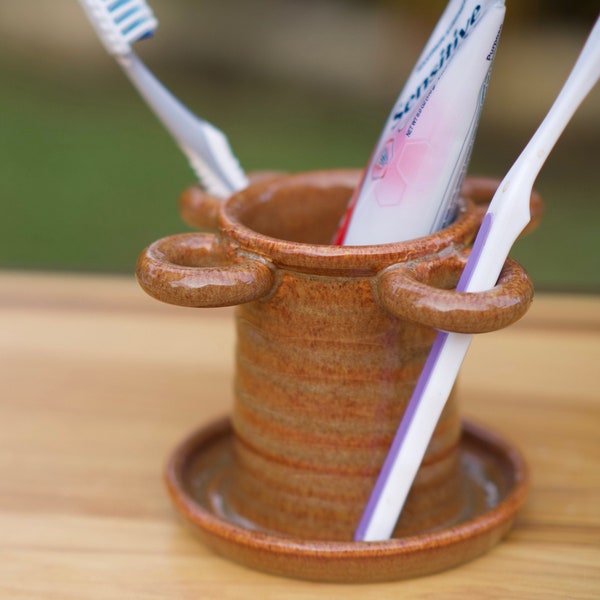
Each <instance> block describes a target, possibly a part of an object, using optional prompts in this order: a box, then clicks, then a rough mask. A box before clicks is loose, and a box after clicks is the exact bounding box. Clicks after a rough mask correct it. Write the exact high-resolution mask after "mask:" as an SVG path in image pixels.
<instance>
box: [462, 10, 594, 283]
mask: <svg viewBox="0 0 600 600" xmlns="http://www.w3.org/2000/svg"><path fill="white" fill-rule="evenodd" d="M599 77H600V18H599V19H598V20H597V21H596V24H595V25H594V27H593V29H592V31H591V33H590V35H589V37H588V38H587V40H586V43H585V45H584V47H583V49H582V51H581V53H580V55H579V58H578V59H577V62H576V63H575V66H574V67H573V70H572V71H571V73H570V75H569V77H568V78H567V81H566V82H565V84H564V86H563V87H562V89H561V91H560V93H559V94H558V96H557V98H556V100H555V101H554V103H553V104H552V107H551V108H550V110H549V111H548V114H547V115H546V117H545V118H544V120H543V121H542V123H541V125H540V126H539V127H538V129H537V131H536V132H535V134H534V135H533V137H532V138H531V140H530V141H529V143H528V144H527V146H526V147H525V149H524V150H523V152H522V153H521V154H520V156H519V158H518V159H517V160H516V161H515V163H514V164H513V166H512V167H511V169H510V170H509V172H508V173H507V174H506V176H505V177H504V179H503V180H502V183H501V184H500V186H499V187H498V191H497V192H496V194H495V195H494V198H493V199H492V202H491V203H490V206H489V209H488V211H487V214H486V217H485V221H484V223H483V224H482V227H481V229H480V232H479V234H478V236H477V239H476V241H475V247H474V251H473V256H472V257H471V258H470V259H469V262H468V263H467V266H466V268H465V270H464V273H463V275H462V277H461V279H460V282H459V284H458V287H457V289H459V290H460V291H466V292H480V291H483V290H487V289H490V288H491V287H493V286H494V285H495V283H496V281H497V280H498V276H499V275H500V271H501V270H502V266H503V265H504V261H505V260H506V257H507V256H508V253H509V251H510V249H511V247H512V246H513V244H514V243H515V241H516V239H517V238H518V236H519V234H520V233H521V231H523V229H524V228H525V226H526V225H527V223H528V222H529V220H530V218H531V215H530V212H529V196H530V193H531V189H532V187H533V183H534V181H535V180H536V178H537V176H538V174H539V172H540V170H541V168H542V166H543V165H544V163H545V162H546V159H547V158H548V155H549V154H550V152H551V151H552V148H553V147H554V145H555V144H556V141H557V140H558V138H559V137H560V135H561V134H562V132H563V131H564V129H565V127H566V126H567V124H568V123H569V121H570V120H571V118H572V116H573V114H574V113H575V111H576V110H577V108H578V107H579V105H580V104H581V102H582V101H583V99H584V98H585V97H586V96H587V94H588V93H589V92H590V90H591V89H592V88H593V87H594V85H595V84H596V82H597V81H598V78H599Z"/></svg>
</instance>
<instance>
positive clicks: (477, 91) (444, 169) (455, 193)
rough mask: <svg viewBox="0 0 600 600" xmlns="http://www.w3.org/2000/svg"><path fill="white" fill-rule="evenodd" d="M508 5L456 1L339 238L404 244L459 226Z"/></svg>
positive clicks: (391, 121)
mask: <svg viewBox="0 0 600 600" xmlns="http://www.w3.org/2000/svg"><path fill="white" fill-rule="evenodd" d="M504 13H505V6H504V1H503V0H493V1H487V2H485V1H481V0H480V1H479V2H476V1H468V0H451V1H450V3H449V4H448V6H447V8H446V10H445V11H444V14H443V15H442V17H441V19H440V21H439V23H438V24H437V26H436V28H435V29H434V32H433V34H432V35H431V37H430V39H429V41H428V42H427V44H426V46H425V49H424V50H423V52H422V54H421V57H420V58H419V60H418V61H417V65H416V66H415V69H414V70H413V72H412V73H411V75H410V76H409V78H408V81H407V83H406V85H405V87H404V89H403V90H402V92H401V94H400V96H399V97H398V100H397V102H396V104H395V106H394V109H393V110H392V112H391V114H390V116H389V118H388V121H387V123H386V125H385V127H384V130H383V133H382V135H381V137H380V139H379V142H378V143H377V146H376V147H375V150H374V152H373V155H372V157H371V159H370V161H369V164H368V165H367V168H366V170H365V172H364V175H363V179H362V181H361V183H360V185H359V186H358V188H357V190H356V192H355V194H354V196H353V197H352V199H351V200H350V203H349V205H348V209H347V212H346V214H345V216H344V218H343V219H342V222H341V225H340V228H339V230H338V232H337V235H336V237H335V239H334V243H335V244H339V245H346V246H351V245H356V246H362V245H369V244H385V243H390V242H399V241H403V240H409V239H413V238H417V237H421V236H425V235H428V234H430V233H433V232H435V231H438V230H439V229H441V228H443V227H445V226H446V225H448V224H449V223H451V222H452V221H453V220H454V218H455V216H456V211H457V207H458V201H459V192H460V187H461V184H462V180H463V178H464V175H465V172H466V169H467V166H468V162H469V158H470V154H471V149H472V146H473V141H474V138H475V133H476V130H477V125H478V122H479V116H480V113H481V108H482V105H483V101H484V98H485V92H486V89H487V83H488V78H489V75H490V70H491V66H492V62H493V59H494V55H495V52H496V46H497V44H498V39H499V36H500V31H501V29H502V23H503V20H504Z"/></svg>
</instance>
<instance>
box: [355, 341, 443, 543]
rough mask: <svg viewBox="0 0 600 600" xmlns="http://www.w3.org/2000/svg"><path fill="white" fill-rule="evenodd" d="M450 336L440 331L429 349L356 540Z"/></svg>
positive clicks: (379, 496)
mask: <svg viewBox="0 0 600 600" xmlns="http://www.w3.org/2000/svg"><path fill="white" fill-rule="evenodd" d="M447 337H448V333H446V332H445V331H440V332H439V333H438V334H437V336H436V338H435V340H434V342H433V345H432V347H431V350H430V351H429V356H428V357H427V360H426V361H425V365H424V367H423V371H421V375H420V376H419V379H418V381H417V385H416V387H415V389H414V391H413V393H412V396H411V398H410V400H409V402H408V406H407V407H406V410H405V411H404V416H403V417H402V421H401V422H400V426H399V427H398V430H397V431H396V434H395V436H394V440H393V441H392V445H391V446H390V449H389V451H388V454H387V456H386V458H385V461H384V463H383V466H382V467H381V471H380V473H379V476H378V477H377V481H376V482H375V486H374V487H373V491H372V492H371V496H370V498H369V501H368V502H367V506H366V507H365V510H364V512H363V514H362V517H361V519H360V523H359V524H358V527H357V528H356V532H355V533H354V540H355V541H361V540H363V539H364V537H365V535H366V532H367V529H368V527H369V523H370V521H371V519H372V518H373V514H374V512H375V508H376V506H377V504H378V503H379V500H380V498H381V496H382V494H383V491H384V488H385V485H386V483H387V481H388V479H389V475H390V471H391V470H392V468H393V465H394V463H395V461H396V459H397V457H398V455H399V454H400V449H401V448H402V446H403V445H404V440H405V438H406V434H407V433H408V431H409V429H410V427H411V425H412V422H413V419H414V417H415V414H416V412H417V408H418V407H419V404H420V402H421V398H422V395H423V390H424V389H425V387H426V385H427V383H428V381H429V378H430V377H431V373H432V372H433V370H434V368H435V365H436V363H437V361H438V358H439V356H440V353H441V351H442V349H443V348H444V344H445V343H446V338H447Z"/></svg>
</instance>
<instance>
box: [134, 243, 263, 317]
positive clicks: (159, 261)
mask: <svg viewBox="0 0 600 600" xmlns="http://www.w3.org/2000/svg"><path fill="white" fill-rule="evenodd" d="M136 276H137V279H138V281H139V283H140V285H141V287H142V288H143V289H144V290H145V291H146V292H147V293H148V294H150V295H151V296H153V297H154V298H156V299H158V300H161V301H162V302H167V303H169V304H176V305H178V306H189V307H194V308H209V307H216V306H233V305H236V304H244V303H245V302H251V301H253V300H258V299H260V298H262V297H264V296H266V295H267V294H268V293H269V292H270V291H271V288H272V287H273V283H274V275H273V271H272V269H271V267H270V266H269V265H268V264H267V263H266V262H262V261H261V260H259V259H258V258H255V257H252V256H251V255H246V254H243V253H241V252H239V250H237V249H236V248H231V247H230V246H227V245H224V244H222V243H221V242H220V239H219V238H218V236H216V235H215V234H213V233H183V234H179V235H172V236H169V237H166V238H162V239H160V240H158V241H156V242H154V243H153V244H151V245H150V246H148V247H147V248H146V249H145V250H144V251H143V252H142V253H141V255H140V257H139V259H138V263H137V268H136Z"/></svg>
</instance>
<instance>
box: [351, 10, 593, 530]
mask: <svg viewBox="0 0 600 600" xmlns="http://www.w3.org/2000/svg"><path fill="white" fill-rule="evenodd" d="M599 75H600V19H599V20H598V21H597V22H596V25H595V26H594V29H593V30H592V33H591V34H590V36H589V38H588V40H587V42H586V44H585V46H584V49H583V50H582V52H581V54H580V57H579V59H578V61H577V63H576V65H575V67H574V69H573V71H572V73H571V75H570V76H569V78H568V79H567V82H566V83H565V85H564V87H563V89H562V90H561V92H560V94H559V96H558V97H557V99H556V101H555V103H554V104H553V106H552V108H551V109H550V112H549V113H548V115H547V117H546V118H545V119H544V121H543V122H542V124H541V125H540V127H539V129H538V130H537V132H536V133H535V135H534V136H533V138H532V139H531V141H530V142H529V144H528V145H527V147H526V148H525V150H524V151H523V153H522V154H521V155H520V156H519V158H518V159H517V161H516V162H515V164H514V165H513V167H512V168H511V169H510V171H509V172H508V174H507V175H506V177H505V178H504V180H503V181H502V183H501V184H500V186H499V188H498V191H497V192H496V194H495V195H494V198H493V200H492V202H491V203H490V207H489V209H488V212H487V213H486V216H485V218H484V220H483V222H482V225H481V228H480V231H479V234H478V235H477V238H476V240H475V244H474V246H473V250H472V252H471V256H470V257H469V260H468V262H467V265H466V267H465V270H464V272H463V275H462V277H461V279H460V281H459V284H458V286H457V290H458V291H465V292H474V291H482V290H485V289H489V288H491V287H493V286H494V285H495V283H496V281H497V279H498V275H499V274H500V271H501V269H502V266H503V264H504V261H505V260H506V257H507V256H508V252H509V250H510V248H511V247H512V245H513V243H514V241H515V240H516V238H517V237H518V235H519V233H521V231H522V230H523V228H524V227H525V226H526V225H527V223H528V222H529V219H530V212H529V197H530V193H531V188H532V187H533V182H534V181H535V178H536V177H537V175H538V173H539V171H540V169H541V168H542V166H543V164H544V161H545V160H546V158H547V157H548V154H549V153H550V151H551V150H552V147H553V146H554V144H555V143H556V140H557V139H558V138H559V136H560V134H561V133H562V131H563V130H564V128H565V126H566V125H567V123H568V122H569V120H570V119H571V117H572V116H573V114H574V112H575V110H576V109H577V107H578V106H579V104H580V103H581V101H582V100H583V99H584V98H585V96H586V95H587V93H588V92H589V91H590V90H591V89H592V87H593V86H594V85H595V83H596V82H597V80H598V77H599ZM471 339H472V336H471V335H468V334H460V333H446V332H439V333H438V335H437V337H436V339H435V341H434V344H433V346H432V348H431V352H430V353H429V356H428V358H427V361H426V363H425V366H424V368H423V372H422V373H421V375H420V377H419V380H418V382H417V385H416V387H415V390H414V392H413V395H412V397H411V399H410V402H409V404H408V406H407V408H406V411H405V413H404V416H403V418H402V421H401V423H400V427H399V428H398V431H397V432H396V435H395V437H394V440H393V442H392V446H391V448H390V450H389V452H388V455H387V457H386V459H385V461H384V464H383V467H382V469H381V473H380V474H379V477H378V479H377V482H376V484H375V487H374V488H373V491H372V493H371V497H370V499H369V502H368V504H367V506H366V508H365V511H364V513H363V515H362V518H361V521H360V523H359V525H358V528H357V530H356V532H355V535H354V539H355V540H357V541H379V540H386V539H389V538H390V537H391V535H392V533H393V531H394V527H395V526H396V522H397V520H398V517H399V515H400V513H401V511H402V507H403V506H404V503H405V501H406V497H407V496H408V493H409V492H410V488H411V487H412V483H413V481H414V478H415V476H416V474H417V471H418V469H419V466H420V465H421V462H422V460H423V456H424V455H425V451H426V450H427V446H428V445H429V441H430V440H431V436H432V434H433V431H434V429H435V426H436V425H437V422H438V420H439V418H440V415H441V413H442V410H443V408H444V405H445V404H446V401H447V399H448V396H449V395H450V392H451V390H452V387H453V385H454V382H455V380H456V377H457V375H458V372H459V370H460V367H461V365H462V362H463V360H464V357H465V355H466V353H467V350H468V349H469V345H470V342H471Z"/></svg>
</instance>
